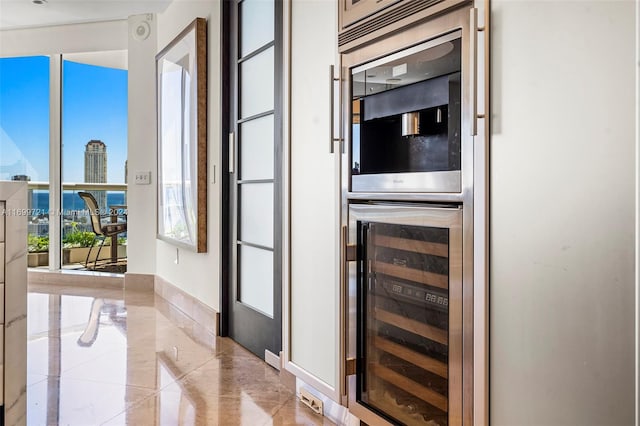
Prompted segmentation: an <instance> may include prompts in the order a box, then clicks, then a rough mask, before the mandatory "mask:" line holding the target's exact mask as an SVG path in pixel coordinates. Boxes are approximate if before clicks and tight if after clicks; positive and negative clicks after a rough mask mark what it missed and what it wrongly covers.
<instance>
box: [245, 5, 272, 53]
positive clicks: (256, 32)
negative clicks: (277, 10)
mask: <svg viewBox="0 0 640 426" xmlns="http://www.w3.org/2000/svg"><path fill="white" fill-rule="evenodd" d="M273 11H274V7H273V1H269V0H245V1H243V2H242V3H240V28H242V31H241V32H240V34H241V35H240V56H246V55H248V54H249V53H251V52H253V51H254V50H256V49H259V48H261V47H262V46H264V45H265V44H267V43H269V42H271V41H273V24H274V18H273Z"/></svg>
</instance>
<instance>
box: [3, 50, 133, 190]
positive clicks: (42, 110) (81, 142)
mask: <svg viewBox="0 0 640 426" xmlns="http://www.w3.org/2000/svg"><path fill="white" fill-rule="evenodd" d="M62 91H63V95H62V99H63V100H62V104H63V106H62V144H63V147H62V153H63V154H62V159H63V160H62V161H63V177H62V179H63V182H83V181H84V150H85V145H86V144H87V142H89V141H90V140H92V139H99V140H101V141H103V142H104V143H105V144H106V145H107V181H108V182H109V183H123V182H124V162H125V160H126V157H127V71H126V70H120V69H113V68H106V67H99V66H94V65H86V64H79V63H75V62H70V61H64V65H63V87H62ZM48 154H49V58H48V57H46V56H36V57H26V58H0V180H2V179H10V178H11V176H12V175H15V174H27V175H29V176H31V180H32V181H40V182H46V181H48V180H49V155H48Z"/></svg>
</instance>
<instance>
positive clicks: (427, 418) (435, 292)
mask: <svg viewBox="0 0 640 426" xmlns="http://www.w3.org/2000/svg"><path fill="white" fill-rule="evenodd" d="M384 209H385V208H384V207H381V211H384ZM414 211H416V212H417V213H416V214H417V216H414V217H411V218H409V217H405V220H403V218H402V214H400V215H396V218H395V219H394V218H392V217H391V216H392V215H393V214H392V213H391V214H390V217H389V218H388V219H387V218H385V217H384V215H383V214H380V213H376V215H375V217H371V218H366V217H365V218H362V219H361V220H359V221H358V222H357V227H358V233H357V234H358V247H359V248H360V255H361V257H360V259H361V261H360V267H359V268H358V272H357V273H358V278H357V282H358V289H357V299H358V301H357V322H358V324H357V334H358V336H357V359H358V361H359V366H358V368H359V370H358V374H357V385H356V386H357V391H356V398H357V400H358V402H360V403H361V404H363V405H365V406H367V407H368V408H370V409H371V410H372V411H374V412H377V413H378V414H380V415H381V416H382V417H384V418H386V419H387V420H389V421H391V422H393V423H396V424H397V423H400V424H412V425H413V424H415V425H421V424H422V425H429V426H435V425H441V426H444V425H449V424H457V419H458V418H459V416H460V407H461V403H460V402H461V387H460V384H461V382H460V378H461V369H460V367H461V365H460V361H461V359H462V358H461V351H460V349H461V333H460V329H461V304H462V298H461V295H462V282H461V250H462V247H461V233H460V226H459V222H458V221H459V218H460V217H461V215H460V214H459V213H460V212H459V211H458V210H453V209H442V211H437V210H436V209H429V210H427V209H425V215H424V216H423V217H421V216H420V213H419V209H414ZM429 211H436V213H437V214H438V215H441V216H444V217H446V216H447V215H449V216H450V217H451V218H452V219H453V221H449V222H448V223H447V222H446V221H445V222H443V221H442V220H440V219H438V218H437V217H436V218H434V220H433V221H430V219H429V213H428V212H429ZM420 217H421V218H420ZM416 218H420V219H418V220H416ZM430 222H431V223H430Z"/></svg>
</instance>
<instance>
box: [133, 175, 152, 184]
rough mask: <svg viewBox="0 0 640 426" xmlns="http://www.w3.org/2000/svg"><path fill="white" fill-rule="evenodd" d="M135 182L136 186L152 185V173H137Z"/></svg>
mask: <svg viewBox="0 0 640 426" xmlns="http://www.w3.org/2000/svg"><path fill="white" fill-rule="evenodd" d="M134 180H135V184H136V185H149V184H151V172H136V174H135V179H134Z"/></svg>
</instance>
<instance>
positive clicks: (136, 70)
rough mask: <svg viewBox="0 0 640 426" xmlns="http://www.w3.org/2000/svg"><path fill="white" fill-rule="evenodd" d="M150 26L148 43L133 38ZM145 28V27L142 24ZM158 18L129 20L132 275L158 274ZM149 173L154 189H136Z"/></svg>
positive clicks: (129, 240) (129, 235)
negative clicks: (137, 175)
mask: <svg viewBox="0 0 640 426" xmlns="http://www.w3.org/2000/svg"><path fill="white" fill-rule="evenodd" d="M144 22H146V23H147V24H148V25H149V28H150V32H149V37H148V38H147V39H145V40H141V39H136V38H134V37H133V34H134V30H135V29H136V27H137V26H138V25H140V24H142V23H144ZM143 25H144V24H143ZM157 34H158V33H157V29H156V18H155V16H154V15H135V16H131V17H130V18H129V52H128V53H129V58H128V61H129V145H128V156H127V158H128V163H127V169H128V177H127V182H128V183H129V184H128V188H127V189H128V191H127V206H128V217H127V222H128V225H127V226H128V228H127V230H128V232H127V249H128V250H127V256H128V262H127V269H128V272H129V273H138V274H153V273H155V270H156V245H155V238H156V189H157V187H156V183H157V181H156V177H157V173H156V170H157V165H156V152H157V149H156V147H157V138H156V134H157V133H156V107H155V105H156V84H155V72H156V61H155V55H156V47H157ZM139 171H140V172H142V171H150V172H151V185H135V184H134V181H135V179H134V176H135V173H136V172H139Z"/></svg>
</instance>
